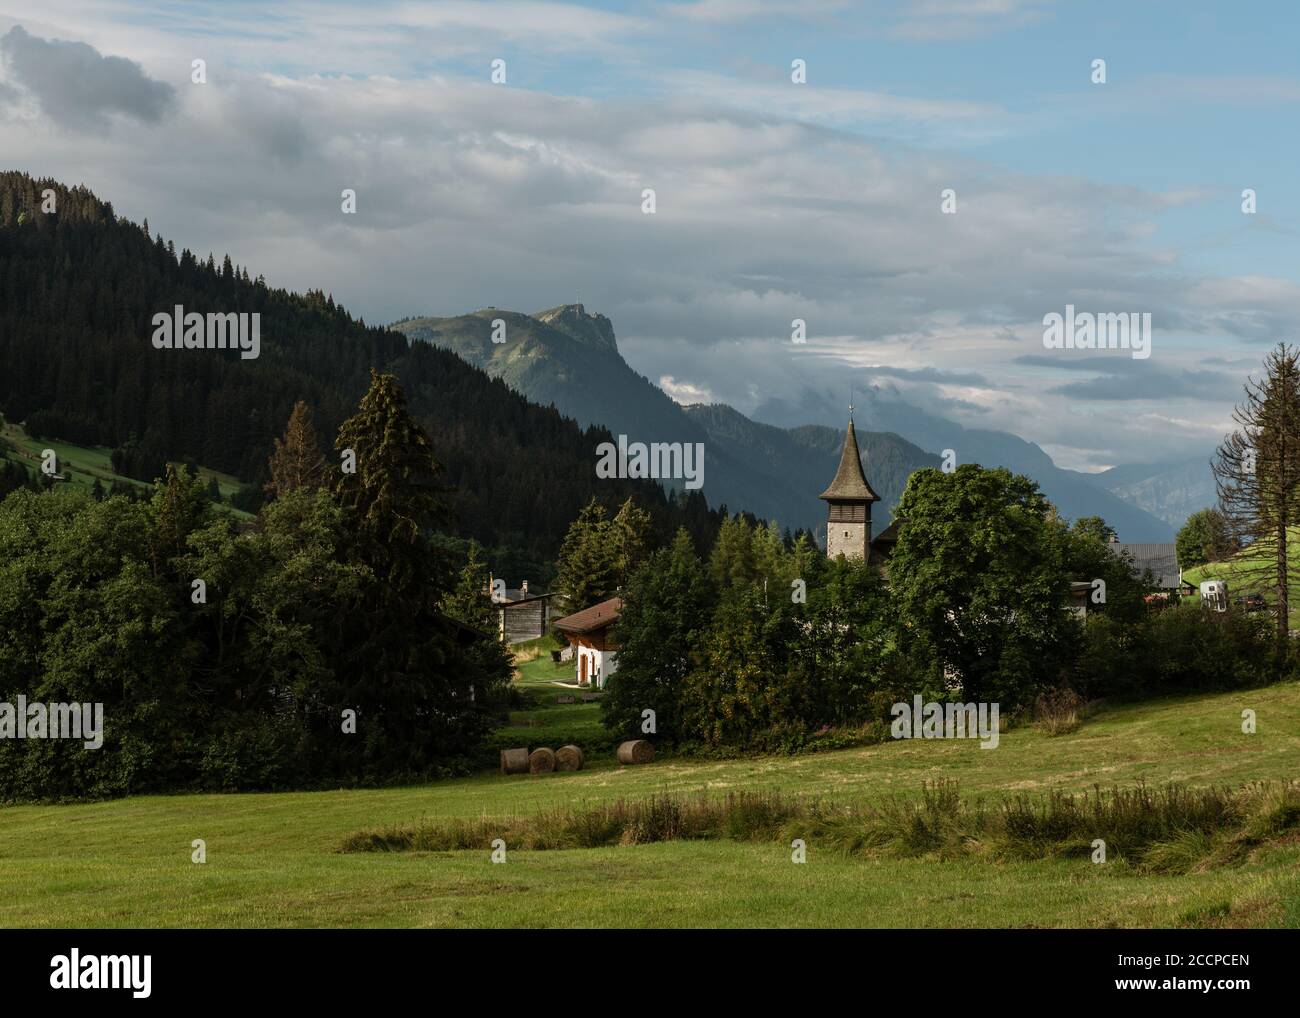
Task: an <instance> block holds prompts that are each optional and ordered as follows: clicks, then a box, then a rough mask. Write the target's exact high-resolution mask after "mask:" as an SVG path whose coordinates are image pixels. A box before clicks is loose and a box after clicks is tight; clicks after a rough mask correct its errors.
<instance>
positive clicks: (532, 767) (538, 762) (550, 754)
mask: <svg viewBox="0 0 1300 1018" xmlns="http://www.w3.org/2000/svg"><path fill="white" fill-rule="evenodd" d="M553 770H555V750H553V749H547V748H546V747H545V746H538V747H537V748H536V749H535V750H533V751H532V752H531V753H530V754H529V755H528V773H530V774H550V773H551V771H553Z"/></svg>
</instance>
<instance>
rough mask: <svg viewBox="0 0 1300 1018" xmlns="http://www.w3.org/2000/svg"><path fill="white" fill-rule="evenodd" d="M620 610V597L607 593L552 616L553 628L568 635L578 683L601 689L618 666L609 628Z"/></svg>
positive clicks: (611, 628) (611, 631) (614, 642)
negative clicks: (558, 616) (568, 612)
mask: <svg viewBox="0 0 1300 1018" xmlns="http://www.w3.org/2000/svg"><path fill="white" fill-rule="evenodd" d="M622 610H623V599H622V598H621V597H611V598H610V599H609V600H608V601H601V602H600V603H599V604H593V605H592V606H591V607H590V608H584V609H583V610H582V611H580V612H574V613H573V614H572V615H566V616H564V618H562V619H556V620H555V628H556V629H558V630H559V631H560V632H561V633H563V634H564V636H565V637H566V638H567V639H568V641H569V645H570V646H571V647H572V648H573V653H574V656H575V657H576V658H577V661H578V664H577V669H576V674H577V679H578V685H580V686H595V687H596V688H597V689H604V688H605V683H606V682H607V681H608V679H609V677H610V676H611V675H613V674H614V672H615V671H616V670H617V669H618V644H617V642H616V641H615V640H614V636H613V629H614V626H615V624H616V623H617V622H618V616H619V613H620V612H621V611H622Z"/></svg>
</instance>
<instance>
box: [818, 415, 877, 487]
mask: <svg viewBox="0 0 1300 1018" xmlns="http://www.w3.org/2000/svg"><path fill="white" fill-rule="evenodd" d="M850 413H852V408H850ZM818 497H819V498H823V499H826V500H827V501H831V500H836V501H838V500H840V499H846V500H860V499H865V500H866V501H868V502H879V501H880V496H879V495H877V494H876V493H875V492H874V491H872V490H871V485H870V484H868V483H867V475H866V474H864V473H863V472H862V454H861V453H860V452H858V435H857V432H856V431H854V430H853V418H852V417H851V416H850V417H849V430H848V431H847V432H845V434H844V448H843V449H842V450H841V451H840V468H839V469H838V470H836V471H835V480H833V481H831V486H830V487H829V488H827V489H826V490H825V491H823V492H822V493H821V494H820V495H819V496H818Z"/></svg>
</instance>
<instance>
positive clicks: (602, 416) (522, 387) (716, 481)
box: [392, 304, 1213, 541]
mask: <svg viewBox="0 0 1300 1018" xmlns="http://www.w3.org/2000/svg"><path fill="white" fill-rule="evenodd" d="M494 320H500V321H501V322H503V323H504V326H505V328H504V335H503V336H502V337H501V338H502V339H503V340H504V341H503V342H493V322H494ZM392 327H393V328H394V329H397V330H398V331H400V332H403V333H405V334H406V335H407V336H408V337H409V338H410V339H412V340H422V341H425V342H428V343H431V344H433V345H435V346H440V347H444V348H446V349H448V350H451V351H453V352H455V353H456V354H458V355H459V356H460V357H462V358H464V359H465V360H466V361H468V362H469V363H471V364H473V365H476V366H478V367H481V368H483V369H484V370H485V371H487V372H488V373H489V374H491V375H493V376H495V377H497V378H500V379H501V380H502V381H504V382H505V383H506V384H507V385H509V386H510V387H511V388H513V389H515V390H517V391H518V392H520V393H522V394H523V395H525V396H527V397H528V398H529V399H530V400H532V401H533V402H536V403H541V404H543V405H546V404H552V405H554V406H555V408H556V409H557V410H559V411H560V412H561V413H563V414H565V415H567V416H570V417H572V418H574V419H575V420H577V421H578V423H579V424H582V425H591V424H599V425H603V426H605V427H607V428H609V430H610V431H611V432H613V433H615V434H620V433H621V434H626V435H627V436H628V439H629V441H647V442H649V441H655V442H674V441H681V442H704V443H705V452H706V456H705V464H706V467H705V482H704V491H705V494H706V496H707V497H708V499H709V502H710V504H718V503H725V504H726V505H727V506H728V507H730V508H731V509H733V510H737V509H747V510H749V511H751V512H753V513H755V514H756V515H758V516H760V517H762V518H765V519H776V520H777V521H778V522H780V523H781V524H782V525H784V526H790V527H807V528H809V529H812V530H814V531H815V532H817V533H818V534H823V533H824V531H825V507H824V505H823V503H821V502H820V501H819V500H818V498H817V495H818V494H819V493H820V492H821V491H822V490H823V489H824V488H825V486H826V484H827V483H829V481H830V479H831V477H832V476H833V475H834V473H835V467H836V463H837V462H838V457H839V451H840V445H841V442H842V441H843V433H844V426H845V419H846V416H847V414H846V409H847V408H845V407H837V406H833V405H832V404H831V403H830V401H829V400H828V399H826V398H824V397H819V396H818V395H816V394H813V393H803V394H801V395H800V396H799V397H798V398H797V399H796V400H794V401H788V400H783V399H780V398H771V399H768V400H767V401H765V402H764V403H762V404H761V405H760V406H759V407H758V408H757V409H756V411H755V413H754V417H753V418H752V419H751V418H749V417H746V416H745V415H743V414H741V413H740V412H739V411H737V410H735V409H733V408H732V407H729V406H726V405H722V404H718V405H695V406H685V407H684V406H681V405H679V404H677V403H676V402H674V401H673V400H672V399H671V398H670V397H669V396H668V395H667V394H666V393H664V391H663V390H662V389H660V388H659V387H658V386H657V385H655V384H654V383H652V382H651V381H650V380H649V379H648V378H646V377H645V376H643V375H640V374H638V373H637V372H636V371H634V370H633V369H632V368H631V367H630V366H629V365H628V363H627V362H626V361H625V360H624V359H623V357H622V355H621V354H620V353H619V350H618V344H617V341H616V338H615V335H614V328H613V325H612V323H611V322H610V320H609V319H608V318H606V317H605V316H604V315H600V314H589V313H588V312H587V311H586V309H585V308H584V307H583V306H582V305H581V304H567V305H562V306H560V307H555V308H551V309H549V310H547V311H541V312H538V313H536V314H532V315H528V314H521V313H518V312H514V311H503V310H500V309H498V308H485V309H483V310H481V311H475V312H473V313H472V314H466V315H458V316H455V317H448V318H437V317H420V318H409V319H405V320H403V321H400V322H396V323H394V325H393V326H392ZM498 334H499V335H500V330H498ZM855 402H856V404H857V410H856V415H855V416H856V420H857V424H858V439H859V443H860V445H861V446H862V447H863V454H864V460H865V466H866V471H867V477H868V478H869V480H870V481H871V484H872V486H873V487H874V488H875V489H876V491H877V492H878V493H879V494H880V495H881V498H882V503H883V504H882V505H880V506H878V507H877V509H876V514H877V520H878V522H877V524H876V526H877V528H878V529H879V528H883V527H884V526H885V525H886V523H888V521H889V518H890V511H891V510H892V509H893V507H894V505H896V504H897V502H898V498H899V496H900V495H901V494H902V489H903V486H904V485H905V484H906V482H907V477H908V476H909V475H910V474H911V473H912V471H914V470H917V469H919V468H921V467H925V466H937V465H938V464H939V463H940V454H941V453H942V452H943V450H945V449H952V450H953V451H954V453H955V455H956V458H957V462H959V463H980V464H983V465H984V466H1005V467H1007V468H1008V469H1011V470H1014V471H1016V472H1017V473H1022V474H1027V475H1028V476H1030V477H1032V478H1034V479H1035V480H1036V481H1038V483H1039V485H1040V486H1041V487H1042V489H1043V491H1044V492H1045V493H1046V495H1047V496H1048V498H1050V499H1051V500H1052V502H1053V503H1054V504H1055V505H1056V507H1057V508H1058V510H1060V512H1061V513H1062V514H1063V515H1064V516H1067V517H1069V518H1071V519H1074V518H1077V517H1079V516H1094V515H1095V516H1102V517H1104V518H1105V519H1106V521H1107V522H1108V523H1109V524H1110V525H1111V526H1113V527H1114V528H1115V529H1116V530H1117V531H1118V532H1119V534H1120V537H1121V538H1122V539H1123V540H1125V541H1170V540H1172V539H1173V534H1174V531H1175V529H1176V528H1177V526H1179V525H1181V523H1182V520H1183V519H1185V518H1186V515H1187V513H1189V512H1193V511H1195V510H1196V509H1199V508H1203V507H1204V505H1209V504H1212V502H1213V486H1212V484H1211V486H1210V494H1209V497H1208V500H1205V487H1204V484H1203V483H1200V482H1199V481H1198V478H1197V475H1196V473H1195V471H1194V469H1193V468H1192V465H1191V463H1190V462H1189V463H1185V464H1168V463H1166V464H1153V465H1152V466H1151V467H1150V468H1116V469H1115V470H1114V471H1107V472H1105V473H1101V474H1085V473H1081V472H1079V471H1074V470H1063V469H1061V468H1060V467H1058V466H1056V464H1055V463H1053V462H1052V459H1051V457H1050V456H1048V455H1047V453H1045V452H1044V451H1043V450H1042V449H1041V448H1039V447H1038V446H1037V445H1035V444H1033V443H1032V442H1026V441H1025V440H1024V439H1021V438H1018V437H1017V436H1015V435H1012V434H1009V433H1007V432H1000V431H987V430H981V429H971V428H965V427H963V426H962V425H959V424H956V423H954V422H952V421H949V420H947V419H945V418H943V417H940V416H938V415H936V414H932V413H930V412H928V411H925V410H922V409H920V408H918V407H915V406H912V405H911V404H908V403H906V402H904V401H902V400H900V399H897V398H895V397H893V396H890V395H888V394H885V393H881V392H878V391H871V392H867V393H864V394H861V395H860V396H857V397H855ZM1206 472H1207V474H1208V469H1207V471H1206Z"/></svg>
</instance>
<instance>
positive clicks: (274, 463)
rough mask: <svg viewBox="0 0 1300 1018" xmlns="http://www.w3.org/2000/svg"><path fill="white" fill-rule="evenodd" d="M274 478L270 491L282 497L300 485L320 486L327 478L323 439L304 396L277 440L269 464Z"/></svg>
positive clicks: (268, 489) (294, 407)
mask: <svg viewBox="0 0 1300 1018" xmlns="http://www.w3.org/2000/svg"><path fill="white" fill-rule="evenodd" d="M268 466H269V468H270V471H271V480H270V481H268V482H267V485H266V492H267V494H268V495H270V496H271V497H272V498H279V497H281V496H283V495H287V494H289V492H291V491H297V490H298V489H300V488H309V489H310V488H319V487H321V486H322V485H323V484H324V482H325V475H326V470H327V467H326V463H325V457H324V456H322V455H321V451H320V439H319V437H318V436H317V434H316V429H315V427H313V425H312V413H311V407H309V406H308V405H307V404H306V403H304V402H303V401H302V400H298V402H297V403H295V404H294V406H293V413H292V414H291V415H290V416H289V424H288V426H287V427H286V428H285V431H284V437H283V438H277V439H276V440H275V452H273V453H272V454H271V459H270V462H269V464H268Z"/></svg>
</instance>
